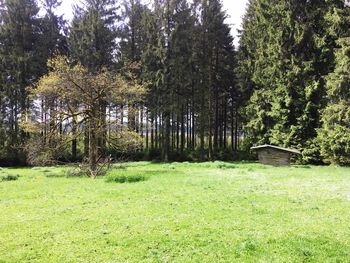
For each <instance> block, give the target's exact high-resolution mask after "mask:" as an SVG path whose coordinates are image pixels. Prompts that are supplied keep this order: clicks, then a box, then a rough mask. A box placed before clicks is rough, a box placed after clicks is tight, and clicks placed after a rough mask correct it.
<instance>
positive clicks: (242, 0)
mask: <svg viewBox="0 0 350 263" xmlns="http://www.w3.org/2000/svg"><path fill="white" fill-rule="evenodd" d="M76 2H77V1H76V0H63V2H62V6H61V8H60V13H62V14H64V16H65V18H66V19H67V20H70V19H71V18H72V4H73V3H76ZM222 2H223V4H224V9H225V10H226V11H227V15H228V19H227V23H228V24H230V25H231V27H232V35H233V36H234V37H235V41H234V43H235V45H236V46H237V44H238V37H237V29H239V28H240V26H241V22H242V17H243V15H244V12H245V9H246V5H247V3H248V0H222Z"/></svg>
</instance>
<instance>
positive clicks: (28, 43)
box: [0, 0, 46, 161]
mask: <svg viewBox="0 0 350 263" xmlns="http://www.w3.org/2000/svg"><path fill="white" fill-rule="evenodd" d="M0 12H1V13H0V16H1V25H0V43H1V45H0V57H1V69H2V71H1V78H0V79H1V85H0V86H1V88H0V96H1V98H0V100H1V106H0V108H1V110H0V112H1V114H0V118H1V120H0V125H2V126H3V127H2V128H0V130H2V133H4V134H3V136H4V137H5V138H6V139H5V142H4V143H2V145H3V146H4V147H5V152H6V153H7V157H8V159H12V160H13V161H18V159H19V158H20V151H19V144H20V143H22V142H23V141H24V140H25V138H26V137H27V136H28V134H26V133H25V132H23V131H22V130H21V128H20V123H21V121H26V119H27V118H28V117H29V116H28V110H29V107H30V106H31V104H30V99H29V96H28V87H29V86H31V85H33V83H34V82H35V81H36V80H37V79H38V77H39V76H40V75H41V74H42V72H44V71H45V68H46V61H45V62H43V60H42V59H40V49H39V47H40V45H41V41H40V40H41V28H40V26H41V19H40V18H39V16H38V13H39V7H38V5H37V2H36V1H35V0H6V1H3V3H2V6H1V11H0ZM38 54H39V55H38Z"/></svg>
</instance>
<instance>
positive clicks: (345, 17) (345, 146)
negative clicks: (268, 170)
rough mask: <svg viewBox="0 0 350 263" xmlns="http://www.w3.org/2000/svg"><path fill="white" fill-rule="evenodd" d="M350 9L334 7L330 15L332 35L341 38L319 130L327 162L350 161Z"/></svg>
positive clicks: (329, 78) (341, 163) (322, 150)
mask: <svg viewBox="0 0 350 263" xmlns="http://www.w3.org/2000/svg"><path fill="white" fill-rule="evenodd" d="M349 17H350V8H349V7H347V6H344V7H343V8H338V9H335V10H334V12H332V14H330V15H329V16H328V19H329V21H330V26H329V27H328V28H329V31H330V35H332V36H334V37H338V38H339V39H338V41H337V44H338V48H337V50H336V53H335V55H336V59H335V62H336V66H335V69H334V71H333V72H331V73H330V74H329V76H328V77H327V102H328V105H327V107H326V108H325V109H324V110H323V112H322V123H323V125H322V128H320V129H319V130H318V140H319V143H320V146H321V154H322V156H323V157H324V158H325V160H326V161H327V162H331V163H334V164H339V165H349V164H350V136H349V134H350V125H349V123H350V110H349V109H350V73H349V72H350V37H349V33H350V32H349V25H350V19H349Z"/></svg>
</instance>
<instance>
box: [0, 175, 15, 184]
mask: <svg viewBox="0 0 350 263" xmlns="http://www.w3.org/2000/svg"><path fill="white" fill-rule="evenodd" d="M18 178H19V175H11V174H7V173H1V174H0V182H6V181H16V180H18Z"/></svg>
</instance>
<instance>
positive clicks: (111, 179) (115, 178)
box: [106, 173, 146, 184]
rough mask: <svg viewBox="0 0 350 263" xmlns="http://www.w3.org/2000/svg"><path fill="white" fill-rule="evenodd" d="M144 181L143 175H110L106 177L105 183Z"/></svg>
mask: <svg viewBox="0 0 350 263" xmlns="http://www.w3.org/2000/svg"><path fill="white" fill-rule="evenodd" d="M145 180H146V177H145V176H144V175H143V174H127V173H111V174H109V175H108V176H107V177H106V182H107V183H120V184H123V183H137V182H141V181H145Z"/></svg>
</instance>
